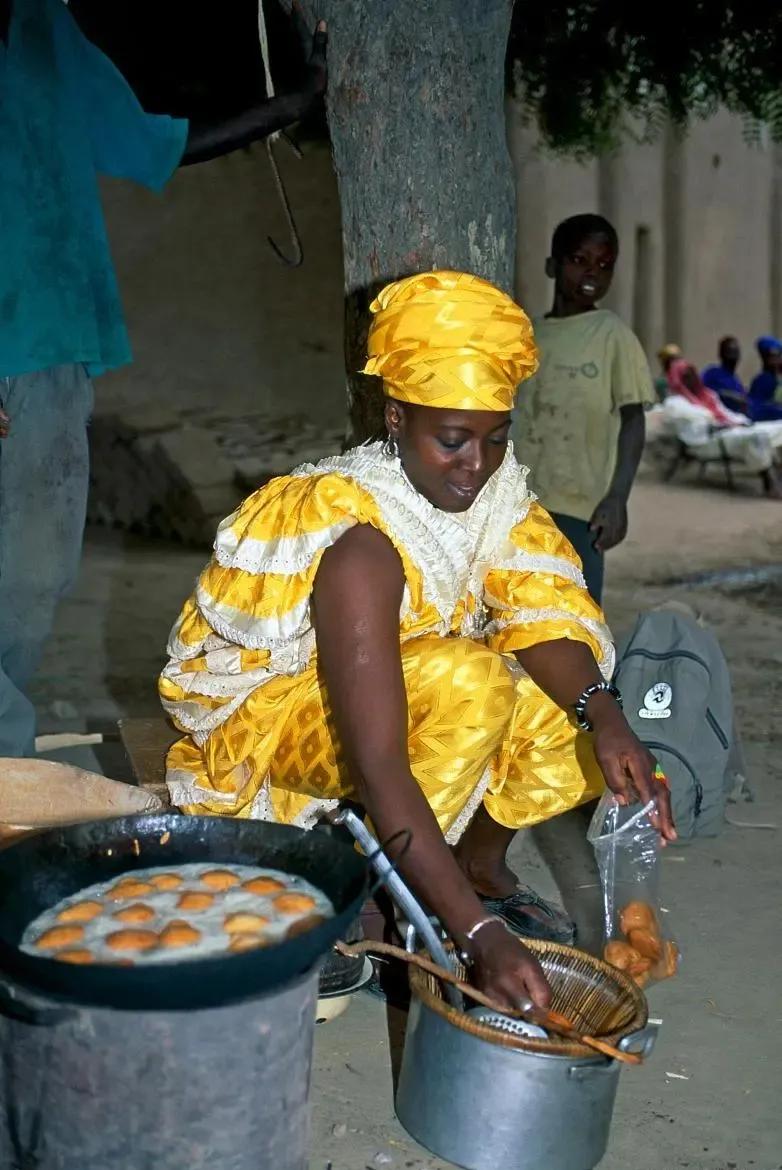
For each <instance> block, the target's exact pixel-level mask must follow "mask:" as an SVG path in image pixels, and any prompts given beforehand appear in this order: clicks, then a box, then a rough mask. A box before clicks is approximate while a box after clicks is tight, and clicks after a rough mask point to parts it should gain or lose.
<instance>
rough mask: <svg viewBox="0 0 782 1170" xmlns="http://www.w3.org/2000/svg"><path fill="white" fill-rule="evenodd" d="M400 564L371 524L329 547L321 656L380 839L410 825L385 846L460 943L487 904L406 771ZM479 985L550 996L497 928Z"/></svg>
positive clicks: (486, 933) (529, 962) (488, 937)
mask: <svg viewBox="0 0 782 1170" xmlns="http://www.w3.org/2000/svg"><path fill="white" fill-rule="evenodd" d="M403 589H404V574H403V570H402V563H401V561H400V559H399V556H398V554H397V552H396V550H395V549H394V547H393V546H392V544H391V542H390V541H389V540H388V539H387V538H386V537H385V536H383V534H382V533H380V532H378V531H377V530H376V529H373V528H371V527H369V526H368V525H360V526H358V527H356V528H353V529H351V530H350V531H349V532H347V533H346V534H345V535H344V536H343V537H341V538H340V540H339V541H337V543H336V544H335V545H334V546H333V547H332V548H330V549H328V550H327V551H326V552H325V553H324V554H323V558H322V560H321V563H320V567H319V569H318V573H317V576H316V579H315V588H314V593H313V607H314V622H315V630H316V634H317V646H318V660H319V666H320V668H321V670H322V673H323V676H324V678H325V681H326V689H327V692H328V698H329V704H330V707H331V711H332V713H333V717H334V723H335V726H336V730H337V733H338V735H339V739H340V744H341V747H342V750H343V753H344V757H345V761H346V763H347V766H348V769H349V771H350V776H351V779H352V781H353V783H354V785H355V787H356V790H357V795H358V797H359V799H360V800H361V802H362V803H363V804H364V805H365V807H366V809H367V812H368V813H369V815H370V817H371V818H372V821H373V823H374V825H375V828H376V829H377V832H378V834H379V836H380V838H381V839H383V840H387V839H389V838H391V837H392V836H393V835H394V834H395V833H398V832H399V831H400V830H405V829H407V830H410V834H411V839H410V844H409V847H408V848H407V849H406V850H402V849H401V848H400V842H399V840H397V841H396V842H395V843H392V844H390V845H389V847H388V851H389V853H390V854H391V855H392V856H394V855H395V854H397V855H398V856H399V868H400V870H401V871H402V873H403V874H404V876H405V877H406V878H407V880H408V881H409V882H410V884H411V885H412V887H413V888H414V889H415V891H416V892H417V894H418V895H419V896H420V897H421V898H422V899H423V900H424V901H425V903H426V904H427V906H428V907H429V909H430V910H431V911H433V912H434V913H435V914H437V916H438V917H439V918H440V919H441V920H442V922H443V923H444V924H445V925H446V927H447V928H448V930H449V932H450V933H451V934H452V935H453V936H454V937H455V938H456V939H457V941H460V942H461V940H462V939H463V937H464V934H465V933H466V931H468V930H469V929H470V927H472V926H473V925H474V924H475V923H476V922H477V921H478V920H479V919H480V918H483V917H485V913H486V912H485V910H484V908H483V905H482V903H481V902H480V900H479V898H478V897H477V895H476V894H475V892H474V890H473V889H472V887H471V885H470V883H469V882H468V880H467V878H466V877H465V875H464V874H463V873H462V871H461V870H460V868H459V866H458V865H457V863H456V861H455V860H454V857H453V855H452V853H451V851H450V849H449V848H448V846H447V844H446V842H445V839H444V837H443V835H442V833H441V831H440V828H439V826H438V824H437V821H436V820H435V817H434V815H433V813H432V811H431V809H430V808H429V806H428V804H427V803H426V799H425V798H424V795H423V793H422V792H421V789H420V788H419V786H418V784H417V783H416V781H415V778H414V776H413V774H412V772H411V770H410V760H409V755H408V748H407V734H408V732H407V724H408V715H407V695H406V692H405V683H404V677H403V673H402V661H401V655H400V651H399V610H400V605H401V602H402V593H403ZM475 943H476V947H475V949H476V965H477V969H478V974H479V978H480V982H481V984H482V986H484V987H485V988H486V989H487V990H488V989H491V990H492V991H493V993H494V994H495V995H497V996H498V997H499V998H500V999H502V1000H508V1001H513V1000H518V999H519V997H520V996H522V995H530V996H531V997H532V998H534V999H535V1000H536V1001H537V1002H539V1003H543V1002H545V1001H546V999H547V995H548V988H547V985H546V982H545V979H544V978H543V975H542V971H541V969H540V967H539V965H538V964H537V962H536V961H535V960H534V959H533V958H532V956H531V955H530V954H529V952H528V951H527V950H526V948H524V947H523V946H521V945H520V944H519V942H518V940H515V939H513V938H512V937H511V936H510V935H509V934H508V933H507V931H505V930H504V929H503V928H501V927H497V928H495V927H493V926H492V927H486V928H484V929H483V930H482V931H481V932H480V934H479V935H477V936H476V940H475Z"/></svg>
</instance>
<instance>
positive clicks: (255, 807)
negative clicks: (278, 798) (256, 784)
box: [248, 776, 277, 825]
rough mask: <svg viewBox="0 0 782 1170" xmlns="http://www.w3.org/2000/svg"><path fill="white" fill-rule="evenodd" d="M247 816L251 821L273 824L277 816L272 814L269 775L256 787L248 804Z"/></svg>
mask: <svg viewBox="0 0 782 1170" xmlns="http://www.w3.org/2000/svg"><path fill="white" fill-rule="evenodd" d="M248 816H249V818H250V820H251V821H267V822H270V823H271V824H273V825H275V824H276V823H277V818H276V816H275V815H274V807H273V805H272V797H271V792H270V791H269V777H268V776H267V777H266V778H265V780H264V782H263V784H262V785H261V787H260V788H259V789H258V792H257V793H256V795H255V797H254V798H253V802H252V804H251V805H250V809H249V813H248Z"/></svg>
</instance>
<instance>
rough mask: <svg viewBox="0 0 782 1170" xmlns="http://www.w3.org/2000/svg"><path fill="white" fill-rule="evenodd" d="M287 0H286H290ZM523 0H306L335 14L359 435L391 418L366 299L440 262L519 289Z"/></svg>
mask: <svg viewBox="0 0 782 1170" xmlns="http://www.w3.org/2000/svg"><path fill="white" fill-rule="evenodd" d="M283 3H285V4H286V6H289V4H288V0H283ZM512 8H513V0H425V2H423V3H422V2H421V0H393V2H392V3H389V0H317V2H313V0H306V3H305V4H304V9H305V12H306V15H307V17H308V18H309V20H310V21H311V22H313V23H314V20H315V19H316V18H317V17H322V18H324V19H326V20H327V21H328V24H329V94H328V117H329V127H330V132H331V141H332V149H333V153H334V165H335V168H336V173H337V179H338V182H339V193H340V203H341V208H342V240H343V251H344V264H345V358H346V366H347V371H348V406H349V412H350V426H351V431H352V436H351V437H352V438H353V439H354V440H356V441H360V440H362V439H364V438H366V437H367V436H369V435H371V434H373V433H375V432H376V431H377V430H378V429H379V428H380V426H381V422H382V409H381V405H382V404H381V396H380V389H379V386H378V385H377V380H376V379H374V378H367V377H363V376H362V375H360V374H357V373H356V371H357V370H358V369H360V367H361V365H362V364H363V362H364V359H365V355H366V334H367V324H368V316H369V314H368V306H369V302H370V300H371V299H372V297H373V296H374V295H375V293H376V292H377V290H378V289H379V288H380V287H381V286H382V285H384V284H385V283H386V282H388V281H389V280H395V279H397V278H399V277H401V276H408V275H410V274H411V273H414V272H424V271H427V270H430V269H432V268H456V269H460V270H464V271H467V272H474V273H476V274H477V275H479V276H483V277H486V278H487V279H488V280H491V281H493V282H494V283H495V284H498V285H500V286H501V287H502V288H504V289H506V290H507V291H508V292H512V291H513V265H514V254H515V228H516V217H515V206H514V184H513V171H512V166H511V161H510V158H509V155H508V150H507V146H506V140H505V114H504V89H505V85H504V67H505V50H506V46H507V42H508V32H509V28H510V18H511V11H512Z"/></svg>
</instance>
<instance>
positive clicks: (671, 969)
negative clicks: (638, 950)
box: [652, 939, 679, 979]
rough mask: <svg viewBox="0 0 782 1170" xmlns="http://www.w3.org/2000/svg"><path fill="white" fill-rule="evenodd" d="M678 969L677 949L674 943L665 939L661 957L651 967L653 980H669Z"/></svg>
mask: <svg viewBox="0 0 782 1170" xmlns="http://www.w3.org/2000/svg"><path fill="white" fill-rule="evenodd" d="M678 968H679V948H678V947H677V945H676V943H675V942H671V941H670V940H668V939H666V940H665V942H664V943H663V948H662V955H661V956H660V958H659V959H658V961H657V962H656V963H655V964H654V966H653V967H652V978H653V979H670V978H671V976H672V975H675V974H676V972H677V970H678Z"/></svg>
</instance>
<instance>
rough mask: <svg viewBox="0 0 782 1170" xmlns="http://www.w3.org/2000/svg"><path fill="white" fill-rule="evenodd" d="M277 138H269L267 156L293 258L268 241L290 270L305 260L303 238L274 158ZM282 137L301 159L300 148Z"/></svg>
mask: <svg viewBox="0 0 782 1170" xmlns="http://www.w3.org/2000/svg"><path fill="white" fill-rule="evenodd" d="M276 137H277V135H275V134H272V135H271V136H270V137H269V138H267V139H266V154H267V156H268V159H269V166H270V167H271V169H272V175H273V176H274V182H275V185H276V187H277V194H278V195H279V197H280V203H281V204H282V209H283V211H284V213H285V219H286V221H287V224H288V231H289V233H290V240H291V243H292V245H293V255H292V256H291V257H289V256H286V255H285V253H284V252H283V251H282V249H281V248H280V247H279V246H278V244H276V243H275V241H274V240H273V239H272V237H271V236H267V237H266V239H267V240H268V243H269V247H270V248H271V249H272V251H273V252H274V254H275V256H276V257H277V259H278V260H279V261H280V263H282V264H285V265H286V266H287V267H288V268H300V267H301V264H302V262H303V260H304V250H303V248H302V246H301V237H300V236H299V231H298V228H297V227H296V221H295V220H294V218H293V212H292V211H291V205H290V203H289V201H288V194H287V192H286V190H285V184H284V183H283V181H282V175H281V174H280V168H279V167H278V165H277V159H276V158H275V157H274V146H273V144H274V139H275V138H276ZM281 137H282V138H283V139H284V140H285V142H287V143H288V146H289V147H290V148H291V150H292V151H293V153H294V154H295V155H296V157H297V158H301V151H300V150H299V148H298V146H296V145H295V143H293V142H291V140H290V138H288V136H287V134H283V135H281Z"/></svg>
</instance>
